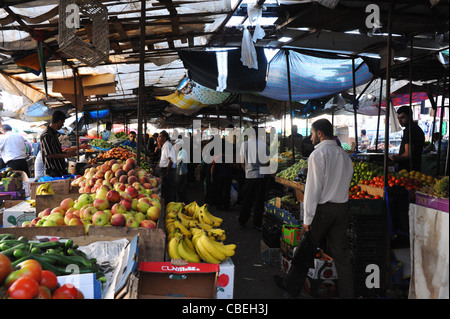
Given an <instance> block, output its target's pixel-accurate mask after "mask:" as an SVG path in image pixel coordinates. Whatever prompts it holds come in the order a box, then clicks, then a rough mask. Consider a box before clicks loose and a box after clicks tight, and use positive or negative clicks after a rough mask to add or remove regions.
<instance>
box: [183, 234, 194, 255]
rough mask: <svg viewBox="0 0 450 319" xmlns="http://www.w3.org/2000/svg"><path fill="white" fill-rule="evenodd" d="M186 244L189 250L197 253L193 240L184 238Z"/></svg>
mask: <svg viewBox="0 0 450 319" xmlns="http://www.w3.org/2000/svg"><path fill="white" fill-rule="evenodd" d="M184 242H185V244H186V246H187V247H188V248H189V250H191V251H193V252H195V246H194V243H193V242H192V240H191V239H189V238H187V237H184Z"/></svg>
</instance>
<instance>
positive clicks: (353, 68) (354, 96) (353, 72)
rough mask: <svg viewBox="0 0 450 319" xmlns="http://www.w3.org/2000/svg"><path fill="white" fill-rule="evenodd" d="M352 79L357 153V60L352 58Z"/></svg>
mask: <svg viewBox="0 0 450 319" xmlns="http://www.w3.org/2000/svg"><path fill="white" fill-rule="evenodd" d="M352 77H353V114H354V118H355V144H356V146H355V152H358V112H357V107H356V104H357V103H358V100H357V99H356V78H355V77H356V70H355V58H354V57H352Z"/></svg>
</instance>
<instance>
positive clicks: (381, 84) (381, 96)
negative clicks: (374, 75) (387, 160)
mask: <svg viewBox="0 0 450 319" xmlns="http://www.w3.org/2000/svg"><path fill="white" fill-rule="evenodd" d="M382 99H383V79H381V78H380V99H379V101H378V119H377V136H376V138H375V151H376V152H378V135H379V133H380V117H381V100H382Z"/></svg>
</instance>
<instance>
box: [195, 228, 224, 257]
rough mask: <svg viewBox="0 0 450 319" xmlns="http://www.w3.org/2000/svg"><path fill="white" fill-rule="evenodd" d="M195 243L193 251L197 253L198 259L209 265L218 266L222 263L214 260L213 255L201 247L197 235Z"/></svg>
mask: <svg viewBox="0 0 450 319" xmlns="http://www.w3.org/2000/svg"><path fill="white" fill-rule="evenodd" d="M197 237H198V238H197V241H196V245H195V250H196V251H197V253H198V255H199V256H200V258H201V259H202V260H203V261H205V262H207V263H210V264H220V263H221V262H222V261H221V260H219V259H217V258H215V257H214V256H213V255H211V254H210V253H209V251H208V250H207V249H206V248H205V247H204V246H203V242H201V241H200V240H199V239H200V237H201V235H200V236H198V235H197Z"/></svg>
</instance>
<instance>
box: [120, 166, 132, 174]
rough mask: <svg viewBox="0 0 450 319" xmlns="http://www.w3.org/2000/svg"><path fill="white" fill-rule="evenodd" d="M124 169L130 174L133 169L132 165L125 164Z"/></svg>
mask: <svg viewBox="0 0 450 319" xmlns="http://www.w3.org/2000/svg"><path fill="white" fill-rule="evenodd" d="M122 169H123V170H124V171H125V172H127V173H128V172H129V171H130V170H132V169H133V167H132V166H131V165H130V164H125V165H124V166H123V167H122Z"/></svg>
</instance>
